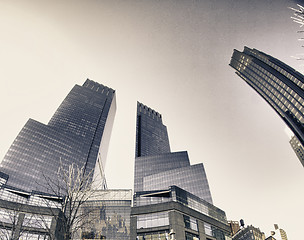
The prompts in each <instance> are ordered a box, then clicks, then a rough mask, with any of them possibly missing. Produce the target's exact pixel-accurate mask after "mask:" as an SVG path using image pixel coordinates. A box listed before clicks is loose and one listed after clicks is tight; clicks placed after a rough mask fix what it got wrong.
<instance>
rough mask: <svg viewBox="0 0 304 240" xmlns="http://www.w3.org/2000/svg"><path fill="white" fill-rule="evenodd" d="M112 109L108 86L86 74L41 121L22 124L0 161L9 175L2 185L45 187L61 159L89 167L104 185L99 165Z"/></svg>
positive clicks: (102, 163)
mask: <svg viewBox="0 0 304 240" xmlns="http://www.w3.org/2000/svg"><path fill="white" fill-rule="evenodd" d="M115 110H116V103H115V91H114V90H113V89H111V88H108V87H106V86H103V85H101V84H99V83H96V82H94V81H91V80H89V79H87V80H86V81H85V83H84V84H83V85H82V86H79V85H75V86H74V88H73V89H72V90H71V91H70V93H69V94H68V95H67V97H66V98H65V99H64V100H63V102H62V103H61V105H60V106H59V108H58V109H57V111H56V112H55V114H54V115H53V117H52V118H51V120H50V121H49V123H48V124H47V125H45V124H42V123H40V122H38V121H35V120H33V119H29V120H28V122H27V123H26V124H25V126H24V127H23V128H22V130H21V131H20V133H19V134H18V136H17V137H16V139H15V140H14V142H13V144H12V145H11V147H10V148H9V150H8V152H7V153H6V155H5V157H4V159H3V160H2V162H1V165H0V171H1V172H3V173H5V174H7V175H9V179H8V182H7V184H8V185H11V186H13V187H16V188H21V189H23V190H27V191H32V190H36V191H45V187H46V186H47V185H48V184H49V182H52V181H56V178H57V171H58V167H59V165H60V164H61V163H62V164H63V167H68V166H69V165H71V164H72V163H74V164H77V165H78V166H79V167H83V166H84V167H85V172H86V173H89V172H92V171H94V179H96V182H98V186H99V187H100V188H106V182H105V177H104V167H105V162H106V155H107V149H108V143H109V139H110V134H111V130H112V125H113V121H114V115H115ZM46 179H48V181H47V180H46ZM94 181H95V180H94Z"/></svg>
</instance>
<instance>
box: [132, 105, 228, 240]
mask: <svg viewBox="0 0 304 240" xmlns="http://www.w3.org/2000/svg"><path fill="white" fill-rule="evenodd" d="M135 149H136V151H135V166H134V168H135V169H134V202H133V207H132V210H131V239H138V240H147V239H160V240H169V239H176V240H197V239H202V240H215V239H216V240H222V239H229V236H230V227H229V225H228V223H227V220H226V215H225V212H224V211H222V210H220V209H219V208H217V207H215V206H213V204H212V197H211V193H210V189H209V184H208V180H207V176H206V172H205V169H204V166H203V164H202V163H200V164H195V165H190V161H189V157H188V153H187V152H186V151H182V152H171V150H170V144H169V138H168V133H167V128H166V126H165V125H163V123H162V116H161V114H159V113H158V112H156V111H154V110H153V109H151V108H149V107H147V106H145V105H144V104H142V103H139V102H138V103H137V123H136V148H135Z"/></svg>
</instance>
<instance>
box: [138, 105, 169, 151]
mask: <svg viewBox="0 0 304 240" xmlns="http://www.w3.org/2000/svg"><path fill="white" fill-rule="evenodd" d="M135 151H136V152H135V156H136V157H141V156H151V155H156V154H162V153H169V152H171V151H170V144H169V138H168V132H167V127H166V126H165V125H163V122H162V116H161V114H159V113H158V112H156V111H155V110H153V109H151V108H149V107H147V106H145V105H144V104H142V103H139V102H137V123H136V147H135Z"/></svg>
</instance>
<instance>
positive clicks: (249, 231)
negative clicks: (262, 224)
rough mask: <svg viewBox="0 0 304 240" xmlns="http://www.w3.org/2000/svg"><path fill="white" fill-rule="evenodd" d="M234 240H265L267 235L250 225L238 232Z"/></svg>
mask: <svg viewBox="0 0 304 240" xmlns="http://www.w3.org/2000/svg"><path fill="white" fill-rule="evenodd" d="M232 240H265V235H264V233H262V232H261V231H260V229H259V228H255V227H253V226H252V225H250V226H247V227H245V228H242V229H241V230H240V231H238V232H237V233H236V234H235V235H234V236H233V237H232Z"/></svg>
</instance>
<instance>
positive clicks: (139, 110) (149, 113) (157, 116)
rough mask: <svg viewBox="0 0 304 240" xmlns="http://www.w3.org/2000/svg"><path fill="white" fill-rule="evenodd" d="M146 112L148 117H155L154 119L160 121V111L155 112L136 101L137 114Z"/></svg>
mask: <svg viewBox="0 0 304 240" xmlns="http://www.w3.org/2000/svg"><path fill="white" fill-rule="evenodd" d="M141 114H146V115H147V116H149V117H152V118H153V119H154V118H155V119H156V121H162V116H161V114H160V113H158V112H156V111H155V110H153V109H152V108H150V107H147V106H146V105H144V104H142V103H140V102H137V115H141Z"/></svg>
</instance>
